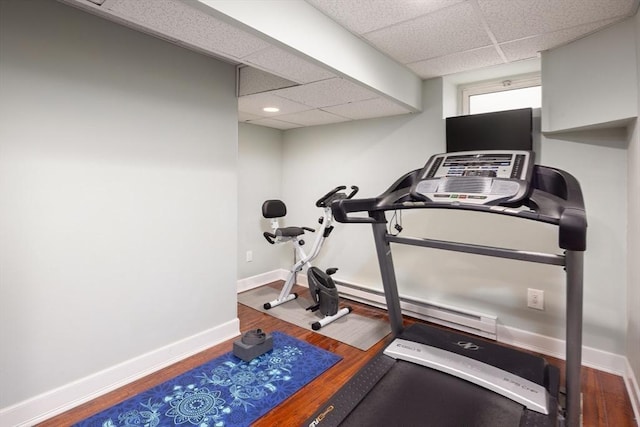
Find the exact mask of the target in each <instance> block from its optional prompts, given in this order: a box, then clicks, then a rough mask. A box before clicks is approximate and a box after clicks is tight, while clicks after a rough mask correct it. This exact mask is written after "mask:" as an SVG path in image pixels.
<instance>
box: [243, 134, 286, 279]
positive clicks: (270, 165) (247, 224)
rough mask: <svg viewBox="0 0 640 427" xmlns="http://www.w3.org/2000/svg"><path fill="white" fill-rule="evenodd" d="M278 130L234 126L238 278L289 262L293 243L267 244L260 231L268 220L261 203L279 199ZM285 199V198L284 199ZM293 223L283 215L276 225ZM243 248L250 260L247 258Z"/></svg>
mask: <svg viewBox="0 0 640 427" xmlns="http://www.w3.org/2000/svg"><path fill="white" fill-rule="evenodd" d="M281 193H282V131H281V130H277V129H271V128H267V127H263V126H255V125H250V124H246V123H240V124H239V127H238V221H239V224H240V226H239V227H238V278H239V279H244V278H248V277H252V276H256V275H259V274H262V273H265V272H268V271H271V270H274V269H276V268H289V267H291V265H292V264H293V249H292V248H293V246H292V245H290V244H281V245H270V244H269V243H268V242H267V241H266V240H265V238H264V237H263V236H262V233H263V232H265V231H269V232H270V231H271V222H270V220H268V219H265V218H263V217H262V203H263V202H264V201H265V200H268V199H282V194H281ZM285 203H286V200H285ZM287 224H289V225H296V224H292V223H291V222H288V215H287V218H286V219H284V220H281V221H280V225H282V226H286V225H287ZM247 251H251V253H252V255H253V261H251V262H247V258H246V256H247Z"/></svg>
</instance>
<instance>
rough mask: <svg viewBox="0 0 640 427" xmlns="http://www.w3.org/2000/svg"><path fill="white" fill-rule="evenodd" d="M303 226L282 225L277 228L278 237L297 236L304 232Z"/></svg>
mask: <svg viewBox="0 0 640 427" xmlns="http://www.w3.org/2000/svg"><path fill="white" fill-rule="evenodd" d="M304 230H306V229H305V228H303V227H282V228H276V233H275V234H276V236H277V237H295V236H300V235H302V234H304Z"/></svg>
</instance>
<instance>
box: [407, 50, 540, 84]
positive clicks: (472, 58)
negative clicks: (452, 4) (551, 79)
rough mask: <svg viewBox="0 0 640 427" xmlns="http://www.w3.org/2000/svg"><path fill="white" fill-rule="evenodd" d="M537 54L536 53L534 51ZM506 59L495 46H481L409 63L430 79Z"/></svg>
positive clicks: (420, 74)
mask: <svg viewBox="0 0 640 427" xmlns="http://www.w3.org/2000/svg"><path fill="white" fill-rule="evenodd" d="M534 56H535V53H534ZM502 63H504V61H503V60H502V58H501V57H500V55H499V54H498V51H497V50H496V48H495V47H493V46H489V47H481V48H480V49H474V50H468V51H466V52H460V53H453V54H451V55H445V56H439V57H437V58H433V59H427V60H426V61H419V62H414V63H413V64H408V65H407V67H409V68H410V69H411V70H412V71H413V72H414V73H416V74H417V75H419V76H420V77H421V78H423V79H430V78H433V77H437V76H445V75H447V74H453V73H458V72H461V71H466V70H470V69H476V68H483V67H489V66H491V65H498V64H502Z"/></svg>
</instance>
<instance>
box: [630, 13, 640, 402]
mask: <svg viewBox="0 0 640 427" xmlns="http://www.w3.org/2000/svg"><path fill="white" fill-rule="evenodd" d="M634 22H635V30H636V33H635V36H636V49H637V50H636V60H637V68H636V72H637V73H638V74H637V79H638V84H639V85H640V14H636V16H635V18H634ZM639 92H640V91H639ZM638 111H640V93H638ZM628 162H629V163H628V181H629V182H628V185H629V188H628V191H627V193H628V198H629V230H628V231H629V234H628V238H627V242H628V259H629V265H628V268H627V272H628V277H627V292H628V295H627V313H628V323H627V324H628V327H627V357H628V359H629V364H630V365H631V368H632V369H633V372H634V373H635V378H636V386H638V384H640V268H639V267H638V264H637V260H639V259H640V124H639V123H638V120H637V119H636V121H635V123H634V126H632V127H631V132H630V135H629V150H628ZM636 399H638V400H640V395H638V396H636ZM637 409H638V410H640V408H637Z"/></svg>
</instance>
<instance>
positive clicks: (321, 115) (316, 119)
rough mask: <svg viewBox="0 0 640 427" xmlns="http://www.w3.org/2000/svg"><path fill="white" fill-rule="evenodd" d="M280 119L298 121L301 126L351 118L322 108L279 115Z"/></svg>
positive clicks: (338, 121) (324, 123)
mask: <svg viewBox="0 0 640 427" xmlns="http://www.w3.org/2000/svg"><path fill="white" fill-rule="evenodd" d="M278 120H285V121H287V122H291V123H296V124H299V125H301V126H315V125H326V124H330V123H340V122H347V121H349V120H350V119H348V118H346V117H341V116H337V115H335V114H331V113H327V112H326V111H322V110H309V111H303V112H301V113H293V114H287V115H283V116H279V117H278Z"/></svg>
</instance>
